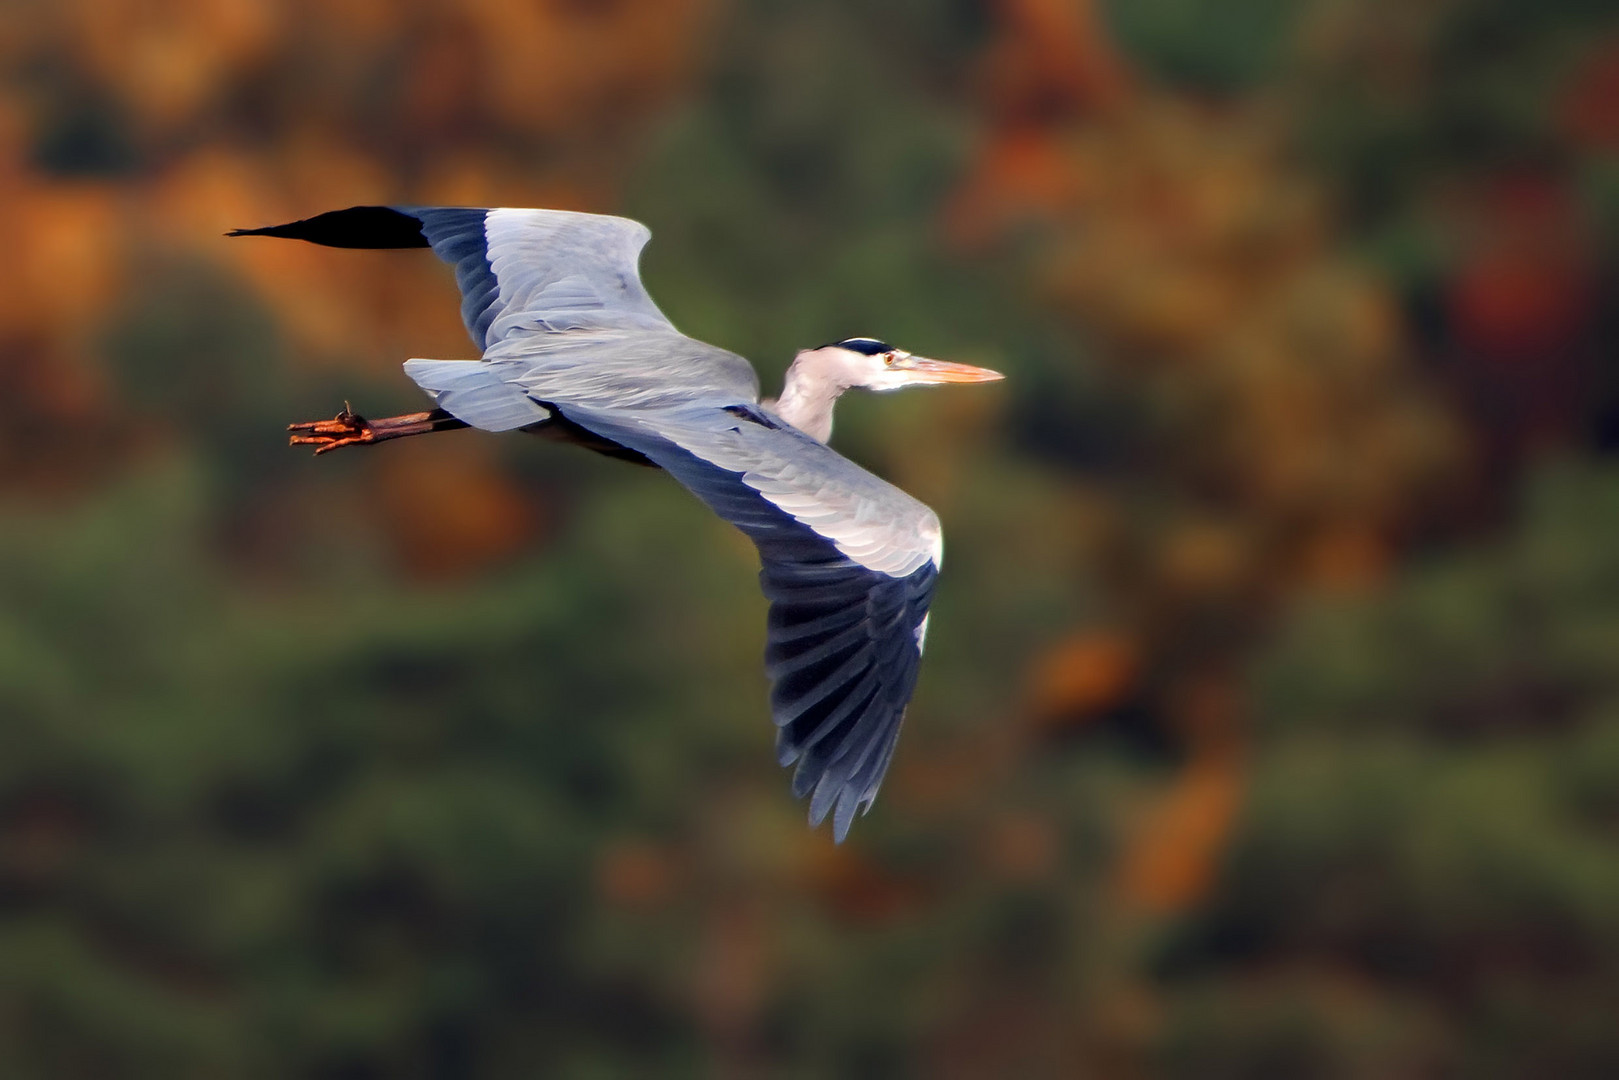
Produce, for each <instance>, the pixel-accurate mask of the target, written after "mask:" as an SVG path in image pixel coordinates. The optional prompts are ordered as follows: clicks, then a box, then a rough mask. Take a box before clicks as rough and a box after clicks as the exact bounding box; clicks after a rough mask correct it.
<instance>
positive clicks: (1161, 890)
mask: <svg viewBox="0 0 1619 1080" xmlns="http://www.w3.org/2000/svg"><path fill="white" fill-rule="evenodd" d="M1242 791H1243V773H1242V768H1241V764H1240V761H1239V759H1238V758H1237V757H1236V756H1235V755H1234V754H1230V753H1209V754H1206V755H1204V756H1202V757H1199V758H1195V759H1194V760H1193V761H1192V762H1191V763H1189V764H1188V765H1187V766H1186V768H1184V769H1183V770H1181V773H1180V775H1179V776H1177V777H1176V778H1175V782H1174V783H1173V784H1172V785H1171V786H1170V788H1169V790H1168V792H1167V793H1166V794H1165V795H1164V796H1163V798H1162V799H1161V800H1160V801H1159V802H1158V804H1157V805H1156V806H1154V807H1153V808H1152V810H1151V811H1150V812H1149V813H1148V814H1147V816H1146V819H1145V820H1144V821H1143V822H1142V823H1141V826H1140V829H1139V831H1138V832H1137V833H1136V835H1135V836H1134V837H1133V839H1132V842H1131V844H1130V847H1129V849H1128V850H1127V852H1126V854H1125V857H1124V861H1123V863H1122V864H1121V866H1120V869H1119V876H1118V884H1119V889H1120V892H1121V894H1122V896H1123V898H1124V900H1125V902H1126V903H1128V904H1130V905H1132V906H1136V907H1140V908H1143V909H1146V910H1148V911H1152V912H1158V913H1163V912H1174V911H1182V910H1184V909H1186V908H1187V907H1189V906H1191V905H1192V904H1194V903H1196V902H1197V901H1198V900H1199V899H1201V898H1202V897H1203V896H1204V895H1205V894H1206V892H1207V891H1208V888H1209V886H1210V884H1212V882H1213V880H1214V873H1215V869H1216V865H1217V862H1218V859H1219V856H1220V853H1221V852H1222V851H1223V850H1224V848H1225V842H1226V837H1227V835H1228V834H1229V832H1230V829H1231V825H1232V823H1233V821H1234V820H1235V818H1236V813H1237V808H1238V806H1239V805H1240V804H1241V800H1242Z"/></svg>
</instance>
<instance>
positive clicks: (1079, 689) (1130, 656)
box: [1027, 631, 1141, 729]
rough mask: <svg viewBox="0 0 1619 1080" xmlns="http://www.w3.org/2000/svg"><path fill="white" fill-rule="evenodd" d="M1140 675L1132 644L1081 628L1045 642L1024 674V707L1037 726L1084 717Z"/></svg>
mask: <svg viewBox="0 0 1619 1080" xmlns="http://www.w3.org/2000/svg"><path fill="white" fill-rule="evenodd" d="M1140 675H1141V655H1140V652H1139V650H1138V647H1137V645H1136V643H1135V642H1134V641H1133V640H1130V639H1128V638H1125V637H1120V636H1118V635H1116V634H1109V633H1105V632H1092V631H1082V632H1080V633H1078V634H1075V635H1073V636H1072V637H1069V638H1067V639H1065V640H1063V641H1059V642H1058V643H1057V644H1055V645H1053V646H1051V647H1050V648H1049V649H1047V650H1046V651H1045V653H1044V654H1042V655H1041V656H1040V657H1039V658H1038V659H1037V660H1036V661H1035V663H1034V665H1033V667H1032V669H1031V670H1030V672H1029V675H1028V680H1027V683H1028V691H1027V699H1028V705H1027V709H1028V711H1029V713H1030V715H1031V716H1033V717H1034V718H1035V720H1036V722H1037V723H1039V724H1040V725H1041V726H1042V727H1043V728H1047V729H1055V728H1059V727H1062V726H1065V725H1067V724H1070V723H1076V722H1080V721H1084V720H1089V719H1091V718H1092V717H1094V716H1096V715H1097V714H1099V713H1101V712H1104V711H1106V710H1107V709H1110V708H1112V707H1114V706H1116V705H1118V704H1119V703H1120V702H1122V701H1123V700H1124V698H1125V697H1126V695H1128V694H1129V693H1130V691H1131V690H1132V689H1134V687H1135V685H1136V682H1137V680H1138V679H1139V678H1140Z"/></svg>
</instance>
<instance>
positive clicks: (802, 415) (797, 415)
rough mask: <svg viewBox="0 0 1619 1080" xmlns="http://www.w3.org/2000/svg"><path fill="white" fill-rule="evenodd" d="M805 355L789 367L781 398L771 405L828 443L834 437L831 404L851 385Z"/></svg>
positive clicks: (800, 354)
mask: <svg viewBox="0 0 1619 1080" xmlns="http://www.w3.org/2000/svg"><path fill="white" fill-rule="evenodd" d="M806 355H808V354H806V353H799V355H798V357H797V359H795V360H794V361H793V363H792V366H791V367H789V368H788V369H787V378H786V380H785V381H784V382H783V384H782V388H781V397H780V398H778V399H776V402H775V404H774V405H773V406H772V407H773V408H774V410H775V413H776V415H777V416H779V417H781V418H782V419H783V420H785V421H787V422H788V423H789V424H791V425H793V427H795V428H797V429H798V430H799V431H802V432H803V433H804V434H806V435H808V436H810V437H811V438H814V439H818V440H820V441H821V442H826V440H828V439H830V438H831V437H832V406H833V405H835V404H837V400H838V395H839V394H842V393H843V391H845V390H847V389H848V387H846V386H844V385H843V384H842V382H841V381H840V380H838V379H837V378H836V377H835V376H834V375H833V374H832V373H831V372H828V371H825V370H823V369H820V368H819V367H818V366H817V365H815V364H813V363H806V362H805V357H806Z"/></svg>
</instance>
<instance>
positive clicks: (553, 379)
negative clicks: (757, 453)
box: [231, 206, 759, 431]
mask: <svg viewBox="0 0 1619 1080" xmlns="http://www.w3.org/2000/svg"><path fill="white" fill-rule="evenodd" d="M231 235H233V236H279V237H287V238H290V239H295V240H307V241H309V242H311V243H316V244H325V245H327V246H330V247H350V248H409V247H431V248H432V249H433V251H434V252H435V253H436V254H437V255H438V256H439V258H441V259H443V260H444V261H445V262H448V263H450V264H451V265H452V266H454V267H455V279H456V283H457V284H458V285H459V286H460V289H461V316H462V319H463V321H464V322H465V323H466V326H467V332H468V333H469V334H471V335H472V340H473V341H474V342H476V343H477V345H478V348H479V349H480V350H481V352H482V353H483V359H484V361H485V362H483V363H478V362H465V361H450V360H412V361H410V362H409V363H407V364H406V365H405V371H406V373H407V374H408V375H410V377H411V378H412V379H414V380H415V381H416V382H417V384H418V385H420V386H421V387H422V389H424V390H426V391H428V392H429V393H431V394H432V395H433V396H434V397H435V399H436V400H437V403H438V405H439V407H440V408H442V409H446V410H448V411H449V412H450V413H452V414H453V415H455V416H456V417H458V418H459V419H461V420H464V421H466V422H467V423H469V424H471V425H473V426H474V427H480V428H484V429H485V430H489V431H505V430H509V429H511V428H517V427H523V426H525V425H528V424H533V423H537V422H539V421H543V420H545V419H546V418H547V417H548V416H549V415H550V414H549V412H548V411H547V410H546V409H544V408H543V407H542V406H541V405H540V404H538V402H539V401H541V400H550V399H567V400H571V401H575V402H579V403H596V404H607V403H608V402H611V403H612V404H614V405H615V406H617V407H639V408H671V407H678V406H681V405H689V404H695V403H698V402H702V403H707V404H710V405H714V406H717V407H723V406H725V405H728V404H731V403H733V402H738V401H742V402H749V403H751V402H755V401H758V399H759V383H758V376H757V375H756V374H755V373H754V370H753V367H752V365H750V364H749V363H748V362H747V361H746V360H744V359H743V358H742V357H740V356H737V355H735V354H734V353H730V352H727V351H725V350H724V349H720V348H716V347H715V346H712V345H708V344H705V343H703V342H700V341H696V340H694V339H692V338H688V337H686V336H685V335H684V334H682V333H680V332H679V331H678V330H676V329H675V328H674V326H673V325H672V324H671V323H670V322H669V320H668V319H667V318H665V317H664V314H663V313H662V312H661V311H659V310H658V307H657V305H656V304H654V303H653V302H652V298H651V297H650V296H648V295H647V292H646V288H645V287H644V286H643V285H642V284H641V278H640V274H639V272H638V270H637V268H636V267H637V261H638V260H639V258H640V253H641V249H642V247H644V246H645V245H646V242H647V238H648V237H649V236H651V232H650V231H649V230H648V229H647V227H646V226H645V225H642V224H641V223H640V222H637V221H631V220H629V219H628V218H620V217H608V216H605V215H601V214H582V213H574V212H571V211H565V210H514V209H495V210H485V209H476V208H470V207H442V206H398V207H392V206H353V207H350V208H348V209H347V210H333V211H331V212H329V213H325V214H319V215H317V216H315V217H312V218H306V219H304V220H302V221H293V222H289V223H288V224H285V225H273V226H270V227H268V228H263V229H238V230H236V231H235V232H233V233H232V234H231Z"/></svg>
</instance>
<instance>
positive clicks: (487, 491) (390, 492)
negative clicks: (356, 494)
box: [376, 443, 540, 578]
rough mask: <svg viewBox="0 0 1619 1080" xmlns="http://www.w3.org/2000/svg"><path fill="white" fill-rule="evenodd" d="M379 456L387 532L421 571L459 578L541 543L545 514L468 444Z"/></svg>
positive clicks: (426, 574) (407, 560)
mask: <svg viewBox="0 0 1619 1080" xmlns="http://www.w3.org/2000/svg"><path fill="white" fill-rule="evenodd" d="M432 450H433V452H431V453H422V452H416V453H397V454H390V455H388V456H387V457H384V458H380V459H379V460H378V462H377V466H376V468H377V474H378V479H379V483H378V486H377V489H376V499H377V503H378V506H379V509H380V510H381V512H382V514H383V515H384V516H385V518H386V520H387V527H386V529H385V532H386V533H387V535H388V536H389V538H390V539H391V540H392V541H393V542H394V544H395V545H396V547H397V550H398V551H399V554H400V557H401V559H402V560H403V561H404V563H405V566H406V567H407V568H408V569H409V570H411V571H412V572H413V573H415V574H416V575H418V576H420V577H426V578H453V577H460V576H464V575H466V574H468V573H473V572H476V571H478V570H482V569H484V568H486V567H488V566H490V565H492V564H494V563H497V562H499V561H501V560H503V559H509V558H511V557H513V556H515V555H517V554H518V553H519V552H522V551H523V550H525V549H527V548H529V547H531V546H532V545H533V544H534V543H535V537H536V533H537V531H538V528H539V524H540V521H539V512H538V510H537V508H536V507H535V506H534V505H533V504H532V503H531V502H530V501H529V500H527V499H526V498H525V497H524V496H523V495H522V494H521V493H520V492H519V491H518V489H517V488H516V487H515V486H514V485H513V484H512V482H511V481H510V480H508V479H507V478H506V477H505V476H504V475H502V474H501V473H500V472H499V471H498V470H497V469H495V468H494V467H493V466H492V465H491V464H490V463H489V462H488V460H487V459H486V458H485V457H484V456H483V455H482V454H480V453H478V452H477V448H476V447H474V446H472V445H471V444H468V443H462V444H460V446H458V447H456V448H454V449H451V448H447V447H445V446H444V445H443V444H442V443H440V444H439V445H438V446H437V447H434V448H432Z"/></svg>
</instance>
